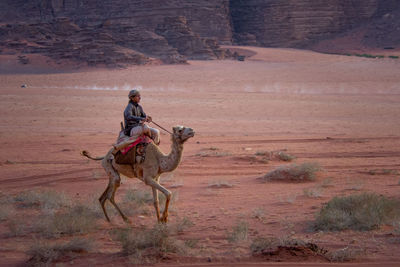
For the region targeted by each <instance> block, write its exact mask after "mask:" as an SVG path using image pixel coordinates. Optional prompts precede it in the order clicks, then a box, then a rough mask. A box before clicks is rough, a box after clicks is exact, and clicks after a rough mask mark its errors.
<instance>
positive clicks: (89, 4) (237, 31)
mask: <svg viewBox="0 0 400 267" xmlns="http://www.w3.org/2000/svg"><path fill="white" fill-rule="evenodd" d="M396 10H400V2H399V0H168V1H165V0H29V1H27V0H1V1H0V54H13V53H14V54H21V53H23V54H24V53H25V54H28V53H40V54H44V55H47V56H49V57H51V58H53V59H55V60H56V61H57V60H63V59H68V60H75V61H80V62H86V63H87V64H89V65H98V64H103V65H109V66H116V65H120V64H147V63H149V62H152V61H162V62H164V63H183V62H186V60H187V59H216V58H224V57H230V56H232V55H229V53H227V52H226V51H224V50H223V49H221V48H220V47H219V45H220V44H232V43H233V44H240V45H256V46H267V47H304V48H305V47H310V46H311V45H313V44H314V43H316V42H318V41H320V40H323V39H329V38H331V37H333V36H335V35H337V34H340V33H344V32H346V31H349V30H351V29H353V28H357V27H359V26H360V25H364V24H368V23H369V24H368V25H370V26H368V28H367V30H366V32H367V33H366V37H365V38H364V39H363V43H364V44H366V45H370V46H395V45H399V46H400V40H399V38H395V37H391V38H387V34H390V35H396V36H399V34H398V32H399V29H398V28H399V27H398V25H399V23H400V18H399V16H400V15H399V14H398V12H397V13H396ZM386 29H390V30H389V31H388V30H386Z"/></svg>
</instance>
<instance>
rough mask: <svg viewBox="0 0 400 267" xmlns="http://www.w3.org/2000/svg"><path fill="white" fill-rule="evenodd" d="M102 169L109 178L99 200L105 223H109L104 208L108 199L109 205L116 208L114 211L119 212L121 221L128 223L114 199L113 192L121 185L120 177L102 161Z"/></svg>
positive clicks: (109, 165)
mask: <svg viewBox="0 0 400 267" xmlns="http://www.w3.org/2000/svg"><path fill="white" fill-rule="evenodd" d="M103 167H104V169H105V171H106V172H107V174H108V176H109V182H108V186H107V188H106V190H105V191H104V192H103V194H102V195H101V196H100V198H99V201H100V205H101V208H102V209H103V213H104V215H105V216H106V219H107V221H110V218H109V217H108V214H107V211H106V208H105V203H106V200H107V199H108V200H110V202H111V204H112V205H113V206H114V207H115V208H116V210H117V211H118V212H119V214H120V215H121V217H122V219H124V221H125V222H129V219H128V217H126V216H125V214H124V213H123V212H122V211H121V210H120V208H119V207H118V205H117V203H115V199H114V197H115V192H116V191H117V189H118V187H119V186H120V184H121V177H120V175H119V173H118V172H117V171H116V170H115V169H114V168H113V167H112V165H111V164H108V163H107V162H106V163H104V161H103Z"/></svg>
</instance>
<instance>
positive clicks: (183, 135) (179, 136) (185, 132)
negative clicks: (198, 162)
mask: <svg viewBox="0 0 400 267" xmlns="http://www.w3.org/2000/svg"><path fill="white" fill-rule="evenodd" d="M172 130H173V138H175V139H176V140H177V141H178V142H180V143H182V144H183V143H184V142H186V140H188V139H189V138H190V137H193V136H194V131H193V129H192V128H187V127H184V126H175V127H173V128H172Z"/></svg>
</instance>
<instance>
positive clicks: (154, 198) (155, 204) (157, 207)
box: [151, 187, 160, 221]
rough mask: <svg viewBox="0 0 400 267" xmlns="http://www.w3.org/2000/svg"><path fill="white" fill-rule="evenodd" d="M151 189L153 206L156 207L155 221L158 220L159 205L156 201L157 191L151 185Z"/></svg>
mask: <svg viewBox="0 0 400 267" xmlns="http://www.w3.org/2000/svg"><path fill="white" fill-rule="evenodd" d="M151 189H152V190H153V202H154V208H155V209H156V214H157V221H160V206H159V201H158V191H157V189H156V188H154V187H152V188H151Z"/></svg>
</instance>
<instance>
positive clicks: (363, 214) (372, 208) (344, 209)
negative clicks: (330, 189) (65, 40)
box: [315, 193, 400, 231]
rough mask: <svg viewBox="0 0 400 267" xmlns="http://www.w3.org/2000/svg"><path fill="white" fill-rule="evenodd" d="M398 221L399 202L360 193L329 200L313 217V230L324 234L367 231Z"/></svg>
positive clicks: (399, 213)
mask: <svg viewBox="0 0 400 267" xmlns="http://www.w3.org/2000/svg"><path fill="white" fill-rule="evenodd" d="M398 218H400V203H399V201H395V200H391V199H388V198H386V197H384V196H381V195H377V194H374V193H363V194H359V195H350V196H347V197H335V198H333V199H332V200H330V201H329V202H328V203H327V204H326V205H325V206H324V207H323V208H322V209H321V210H320V212H319V214H318V215H317V217H316V221H315V228H316V229H317V230H328V231H341V230H346V229H352V230H358V231H368V230H372V229H377V228H379V226H380V225H382V224H385V223H391V222H393V221H395V220H396V219H398Z"/></svg>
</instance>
